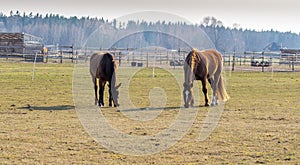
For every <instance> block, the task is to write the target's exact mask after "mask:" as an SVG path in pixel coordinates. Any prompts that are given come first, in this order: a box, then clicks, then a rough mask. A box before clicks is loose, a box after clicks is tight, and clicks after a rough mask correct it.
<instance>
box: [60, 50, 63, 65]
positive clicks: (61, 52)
mask: <svg viewBox="0 0 300 165" xmlns="http://www.w3.org/2000/svg"><path fill="white" fill-rule="evenodd" d="M62 54H63V51H62V50H61V51H60V63H61V64H62Z"/></svg>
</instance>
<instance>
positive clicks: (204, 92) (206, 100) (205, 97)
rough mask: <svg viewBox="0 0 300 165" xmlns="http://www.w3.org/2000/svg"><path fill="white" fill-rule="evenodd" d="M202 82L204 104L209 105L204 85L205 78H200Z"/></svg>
mask: <svg viewBox="0 0 300 165" xmlns="http://www.w3.org/2000/svg"><path fill="white" fill-rule="evenodd" d="M201 82H202V92H203V94H204V99H205V106H209V103H208V96H207V86H206V80H205V79H204V80H201Z"/></svg>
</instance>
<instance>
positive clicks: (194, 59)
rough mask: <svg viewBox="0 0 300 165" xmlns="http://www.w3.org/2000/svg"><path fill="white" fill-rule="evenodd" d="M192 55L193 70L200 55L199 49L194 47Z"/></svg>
mask: <svg viewBox="0 0 300 165" xmlns="http://www.w3.org/2000/svg"><path fill="white" fill-rule="evenodd" d="M191 53H192V56H191V70H192V71H194V69H195V65H196V59H197V57H198V50H197V49H195V48H193V49H192V52H191Z"/></svg>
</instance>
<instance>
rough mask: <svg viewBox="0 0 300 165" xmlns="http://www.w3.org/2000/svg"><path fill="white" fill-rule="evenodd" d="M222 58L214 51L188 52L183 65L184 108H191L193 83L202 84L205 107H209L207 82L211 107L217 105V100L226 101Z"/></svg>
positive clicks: (227, 97)
mask: <svg viewBox="0 0 300 165" xmlns="http://www.w3.org/2000/svg"><path fill="white" fill-rule="evenodd" d="M222 70H223V58H222V55H221V53H220V52H218V51H216V50H204V51H198V50H196V49H193V50H192V51H190V52H189V54H188V55H187V57H186V59H185V64H184V84H183V87H184V89H183V99H184V107H186V108H187V107H189V106H190V105H191V106H193V104H194V96H193V92H192V87H193V81H194V80H200V81H201V82H202V91H203V94H204V97H205V106H209V103H208V102H209V100H208V96H207V86H206V84H207V80H208V82H209V83H210V85H211V88H212V90H213V96H212V102H211V106H214V105H217V104H218V99H219V100H223V101H226V100H228V99H229V96H228V94H227V92H226V89H225V85H224V82H223V78H222V75H221V73H222Z"/></svg>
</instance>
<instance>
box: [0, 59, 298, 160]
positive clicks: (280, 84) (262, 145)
mask: <svg viewBox="0 0 300 165" xmlns="http://www.w3.org/2000/svg"><path fill="white" fill-rule="evenodd" d="M32 67H33V64H32V63H8V62H1V63H0V87H1V90H0V96H1V97H0V120H1V122H0V127H1V130H0V141H1V143H0V153H1V154H0V164H299V163H300V140H299V139H300V138H299V135H300V129H299V128H300V111H299V109H300V103H299V99H298V96H299V93H300V87H299V85H300V73H299V72H274V73H271V72H264V73H262V72H247V71H244V72H243V71H237V72H232V73H228V72H226V73H225V75H226V84H227V89H228V93H229V95H230V97H231V99H230V100H229V101H228V102H226V104H225V107H224V111H223V113H222V116H221V118H220V121H219V124H218V125H217V127H216V128H215V129H214V131H213V132H212V134H211V135H210V136H209V137H208V138H207V139H206V140H204V141H199V135H200V129H201V128H202V125H203V123H204V120H205V117H206V116H207V113H208V111H209V108H207V107H203V106H202V105H203V104H204V101H203V96H202V93H200V100H197V102H196V105H201V106H200V107H198V109H196V110H197V112H198V113H197V116H196V117H195V121H194V122H193V123H192V126H191V128H190V129H189V130H187V132H186V133H185V134H184V136H183V137H182V138H181V139H180V140H179V141H178V142H177V143H175V144H174V145H173V146H170V147H169V148H168V149H166V150H163V151H161V152H158V153H155V154H149V155H145V156H134V155H127V154H119V153H115V152H113V151H111V150H109V149H107V148H106V147H105V146H103V145H102V144H101V143H98V142H97V141H96V140H95V139H94V138H92V137H91V136H89V134H88V133H87V131H86V130H85V129H84V127H83V126H82V124H81V121H80V120H79V117H78V113H77V111H76V110H75V109H76V106H75V105H74V102H73V97H72V79H73V70H74V65H73V64H37V65H36V67H35V76H34V80H32ZM155 72H156V77H155V78H154V79H153V78H152V69H141V70H137V69H133V68H122V67H121V68H119V70H118V78H119V79H118V80H119V81H120V82H122V83H123V85H122V87H121V88H120V100H121V94H122V93H123V94H124V93H125V94H128V93H129V94H128V95H129V97H130V98H131V101H132V104H133V105H134V106H135V107H137V109H139V108H140V109H143V108H144V110H143V111H128V112H129V113H128V115H138V116H139V117H141V118H143V117H144V116H143V114H145V116H146V115H147V116H148V117H149V118H143V119H145V121H139V120H134V119H131V118H129V117H128V116H126V113H123V112H125V110H126V109H125V110H121V112H118V111H117V110H116V108H108V107H105V108H103V109H102V113H103V114H104V116H105V117H106V119H107V121H108V122H109V123H110V124H111V125H113V126H114V127H115V128H117V129H119V130H120V131H122V132H123V133H125V134H130V135H136V136H147V135H153V134H156V133H159V132H160V131H162V130H163V129H166V128H168V127H170V125H171V124H172V121H173V120H175V119H176V116H177V115H178V114H179V110H178V109H179V108H180V107H182V106H183V104H182V100H181V96H180V94H181V87H180V85H181V83H182V82H181V81H182V80H180V79H181V78H182V76H183V72H182V69H175V70H172V69H171V70H164V69H156V70H155ZM132 73H135V74H134V76H132V77H130V75H132ZM74 74H76V73H74ZM174 77H178V79H179V80H177V79H176V78H174ZM83 79H88V80H87V81H90V78H89V77H83ZM129 79H130V80H129ZM124 82H128V84H129V85H128V84H127V85H128V87H126V83H124ZM177 82H178V83H177ZM155 87H159V88H155ZM86 88H87V89H88V88H90V89H91V92H92V86H90V87H89V86H87V87H86ZM153 89H154V90H153ZM73 92H74V91H73ZM149 93H150V95H151V93H152V94H153V97H149V96H148V95H149ZM106 94H107V93H106ZM160 96H161V97H160ZM91 98H93V95H92V96H91ZM151 99H153V100H155V101H162V102H161V103H157V104H155V103H154V106H155V107H157V106H161V105H162V106H164V107H167V108H165V109H164V110H162V111H159V113H155V114H157V116H151V115H153V113H151V112H153V111H154V110H153V109H151V107H152V106H153V100H151ZM106 100H107V99H106ZM93 101H94V100H93V99H91V100H90V102H91V103H93ZM123 104H124V103H123ZM146 107H150V110H149V111H147V109H145V108H146ZM187 111H189V110H187ZM151 117H152V118H151Z"/></svg>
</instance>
